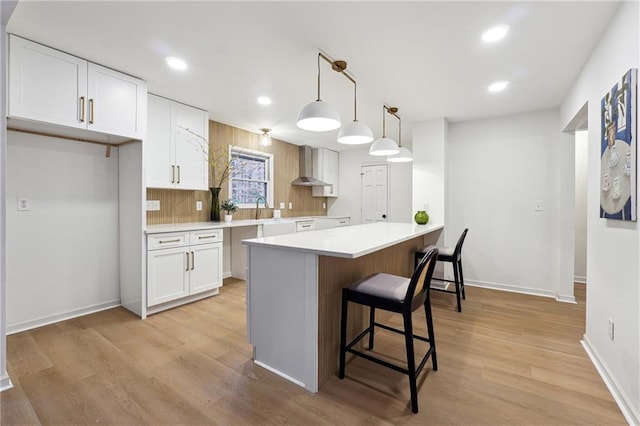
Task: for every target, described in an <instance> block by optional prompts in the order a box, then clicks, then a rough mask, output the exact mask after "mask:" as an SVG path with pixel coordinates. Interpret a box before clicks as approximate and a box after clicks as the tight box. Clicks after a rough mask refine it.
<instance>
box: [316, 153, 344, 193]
mask: <svg viewBox="0 0 640 426" xmlns="http://www.w3.org/2000/svg"><path fill="white" fill-rule="evenodd" d="M338 162H339V155H338V153H337V152H336V151H332V150H330V149H324V148H318V149H314V150H313V177H315V178H316V179H320V180H321V181H323V182H325V183H327V184H328V185H327V186H314V187H313V190H312V195H313V196H314V197H337V196H338V166H339V163H338Z"/></svg>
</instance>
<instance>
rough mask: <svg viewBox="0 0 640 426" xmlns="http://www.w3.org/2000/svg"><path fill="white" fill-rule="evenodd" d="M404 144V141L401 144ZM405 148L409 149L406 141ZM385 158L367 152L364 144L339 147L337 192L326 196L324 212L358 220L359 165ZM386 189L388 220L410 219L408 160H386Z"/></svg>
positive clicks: (367, 149) (360, 216) (409, 220)
mask: <svg viewBox="0 0 640 426" xmlns="http://www.w3.org/2000/svg"><path fill="white" fill-rule="evenodd" d="M405 145H406V144H405ZM406 146H407V148H409V149H411V147H410V146H409V145H406ZM381 162H385V160H384V158H383V159H380V158H379V157H374V156H371V155H369V146H368V145H367V146H366V147H365V148H359V149H352V150H348V151H340V161H339V163H340V167H339V181H340V186H339V188H340V193H339V196H338V197H337V198H327V200H328V202H327V215H328V216H350V217H351V224H359V223H361V222H362V195H361V183H362V180H361V177H360V167H361V166H362V165H365V164H376V163H381ZM387 164H388V165H389V168H388V171H389V173H388V181H389V185H388V190H389V204H388V207H389V211H388V214H387V216H388V221H389V222H411V221H412V220H413V214H412V213H411V187H412V185H411V165H412V163H387Z"/></svg>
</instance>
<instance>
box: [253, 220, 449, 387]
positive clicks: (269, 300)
mask: <svg viewBox="0 0 640 426" xmlns="http://www.w3.org/2000/svg"><path fill="white" fill-rule="evenodd" d="M442 228H443V226H442V225H414V224H410V223H387V222H376V223H367V224H362V225H353V226H348V227H342V228H334V229H328V230H322V231H310V232H304V233H298V234H288V235H280V236H275V237H263V238H253V239H248V240H244V241H243V244H245V245H247V246H248V248H249V250H248V274H247V337H248V339H249V343H251V344H252V345H253V347H254V356H253V359H254V362H255V363H256V364H258V365H260V366H262V367H264V368H266V369H268V370H270V371H272V372H274V373H276V374H278V375H280V376H282V377H284V378H286V379H288V380H290V381H292V382H294V383H296V384H298V385H299V386H302V387H304V388H305V389H307V390H309V391H311V392H317V391H318V389H319V388H320V387H321V386H322V385H323V384H324V383H325V382H326V381H327V380H329V378H331V376H332V375H333V374H335V372H336V371H337V370H338V355H339V334H340V333H339V331H340V330H339V329H340V300H341V289H342V288H343V287H346V286H348V285H349V284H351V283H353V282H354V281H356V280H357V279H359V278H362V277H364V276H366V275H369V274H372V273H375V272H387V273H390V274H397V275H402V276H405V277H409V276H411V273H412V271H413V262H414V260H413V259H414V252H415V251H416V249H419V248H422V247H423V246H424V245H425V244H435V243H436V241H437V240H438V238H439V236H440V233H441V231H442ZM353 312H359V313H360V314H359V315H358V314H355V315H352V316H350V318H349V319H350V321H349V333H350V334H352V335H353V334H354V333H355V332H356V330H361V329H362V328H361V327H362V324H363V323H362V320H363V318H364V317H363V315H364V314H365V313H366V312H365V311H364V310H363V309H360V310H358V309H354V310H353ZM381 319H382V320H384V317H383V316H382V315H381Z"/></svg>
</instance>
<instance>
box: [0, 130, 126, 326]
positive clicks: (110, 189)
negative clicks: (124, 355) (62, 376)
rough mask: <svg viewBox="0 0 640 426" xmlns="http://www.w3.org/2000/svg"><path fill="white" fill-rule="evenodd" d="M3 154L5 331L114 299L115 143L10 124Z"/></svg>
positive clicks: (116, 290) (110, 303)
mask: <svg viewBox="0 0 640 426" xmlns="http://www.w3.org/2000/svg"><path fill="white" fill-rule="evenodd" d="M7 160H8V161H7V203H8V205H7V254H6V261H7V285H6V290H7V294H6V296H7V297H6V300H7V304H6V307H7V328H8V331H9V332H13V331H19V330H22V329H26V328H31V327H35V326H38V325H42V324H45V323H48V322H52V321H58V320H61V319H64V318H68V317H72V316H77V315H81V314H84V313H87V312H91V311H95V310H98V309H104V308H106V307H110V306H117V305H119V304H120V296H119V294H120V289H119V263H118V149H117V148H114V149H112V150H111V158H106V157H105V147H104V146H101V145H95V144H90V143H81V142H74V141H68V140H63V139H58V138H51V137H42V136H32V135H27V134H24V133H16V132H9V136H8V150H7ZM18 197H27V198H28V199H29V201H30V204H31V210H30V211H17V198H18Z"/></svg>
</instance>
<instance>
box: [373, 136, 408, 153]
mask: <svg viewBox="0 0 640 426" xmlns="http://www.w3.org/2000/svg"><path fill="white" fill-rule="evenodd" d="M398 152H400V149H399V148H398V144H397V143H396V141H394V140H393V139H389V138H386V137H384V138H380V139H376V140H375V141H373V143H372V144H371V147H370V148H369V155H375V156H383V155H393V154H397V153H398Z"/></svg>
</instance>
